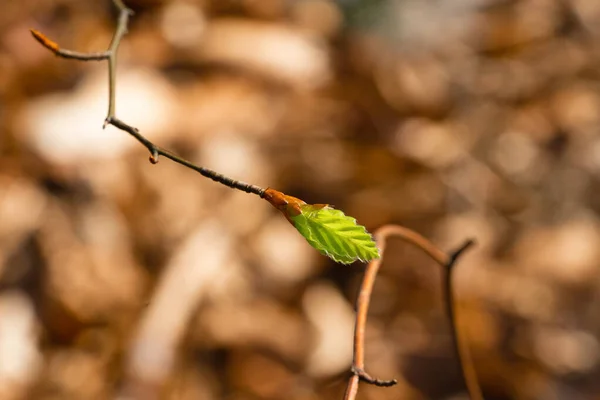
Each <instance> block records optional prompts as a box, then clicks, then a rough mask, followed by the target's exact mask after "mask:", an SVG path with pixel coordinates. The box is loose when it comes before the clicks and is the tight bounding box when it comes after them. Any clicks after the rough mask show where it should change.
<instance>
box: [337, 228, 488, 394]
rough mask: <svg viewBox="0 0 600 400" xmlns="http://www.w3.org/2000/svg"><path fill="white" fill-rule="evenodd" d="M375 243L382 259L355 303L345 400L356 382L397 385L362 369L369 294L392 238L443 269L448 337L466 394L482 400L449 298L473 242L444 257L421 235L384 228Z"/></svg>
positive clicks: (368, 275) (374, 264)
mask: <svg viewBox="0 0 600 400" xmlns="http://www.w3.org/2000/svg"><path fill="white" fill-rule="evenodd" d="M374 236H375V240H376V241H377V244H378V245H379V249H380V251H381V258H379V259H377V260H373V261H371V262H370V263H369V265H368V266H367V269H366V271H365V275H364V277H363V281H362V283H361V286H360V290H359V294H358V299H357V301H356V308H357V310H356V322H355V326H354V359H353V362H352V369H351V370H352V377H351V378H350V380H349V381H348V385H347V386H346V392H345V395H344V400H354V399H356V394H357V392H358V384H359V381H361V380H362V381H365V382H367V383H370V384H373V385H377V386H393V385H394V384H396V380H389V381H388V380H379V379H375V378H372V377H371V376H370V375H368V374H367V373H366V372H365V370H364V368H365V330H366V324H367V315H368V311H369V303H370V300H371V294H372V292H373V285H374V284H375V278H376V276H377V272H378V271H379V267H380V266H381V262H382V258H383V255H384V252H385V247H386V239H387V238H389V237H392V236H397V237H400V238H402V239H403V240H404V241H406V242H408V243H411V244H413V245H414V246H416V247H418V248H420V249H421V250H423V251H424V252H425V253H427V255H428V256H429V257H431V258H432V259H433V260H434V261H435V262H436V263H437V264H439V265H440V266H441V267H444V270H445V277H444V300H445V303H446V311H447V313H448V318H449V319H450V324H451V328H452V329H451V334H452V338H453V343H454V346H455V349H456V351H457V355H458V359H459V362H460V366H461V371H462V375H463V378H464V380H465V384H466V386H467V390H468V392H469V395H470V397H471V399H472V400H483V396H482V395H481V389H480V388H479V384H478V383H477V376H476V374H475V369H474V368H473V364H472V362H471V358H470V357H469V352H468V347H467V346H466V345H464V344H463V343H462V341H461V340H460V336H459V335H458V332H457V329H456V323H455V311H454V300H453V295H452V280H451V278H452V276H451V271H452V269H453V267H454V265H455V263H456V261H457V260H458V258H459V257H460V255H461V254H462V253H463V252H464V251H465V250H466V249H467V248H468V247H470V246H471V245H473V241H471V240H469V241H467V242H466V243H465V244H464V245H463V246H461V247H460V248H459V249H458V250H457V251H455V252H453V253H451V254H449V255H448V254H446V253H444V252H443V251H442V250H440V249H438V248H437V247H436V246H435V245H434V244H433V243H431V242H430V241H429V240H427V239H426V238H425V237H423V236H421V235H420V234H418V233H416V232H414V231H412V230H410V229H408V228H405V227H402V226H398V225H385V226H382V227H381V228H379V229H378V230H377V231H375V234H374Z"/></svg>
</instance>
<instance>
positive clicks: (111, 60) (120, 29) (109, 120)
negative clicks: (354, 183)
mask: <svg viewBox="0 0 600 400" xmlns="http://www.w3.org/2000/svg"><path fill="white" fill-rule="evenodd" d="M113 3H114V5H115V7H117V9H118V11H119V20H118V23H117V28H116V30H115V33H114V35H113V37H112V40H111V42H110V45H109V47H108V50H106V51H104V52H99V53H81V52H77V51H72V50H65V49H61V48H60V46H59V45H58V44H57V43H56V42H54V41H52V40H50V39H48V38H47V37H46V36H45V35H44V34H43V33H41V32H39V31H37V30H35V29H31V34H32V35H33V37H34V38H35V40H37V41H38V42H39V43H40V44H41V45H42V46H44V47H45V48H47V49H48V50H50V51H51V52H53V53H54V54H55V55H57V56H59V57H63V58H67V59H75V60H81V61H102V60H107V61H108V93H109V94H108V113H107V116H106V119H105V120H104V125H103V127H106V126H107V125H112V126H114V127H115V128H117V129H120V130H122V131H125V132H127V133H129V134H130V135H131V136H133V137H134V138H135V139H137V141H138V142H140V143H141V144H142V145H144V147H146V148H147V149H148V151H149V152H150V162H151V163H152V164H156V163H158V157H159V156H165V157H166V158H168V159H170V160H172V161H174V162H176V163H178V164H181V165H183V166H185V167H187V168H190V169H193V170H194V171H196V172H198V173H200V174H201V175H202V176H204V177H206V178H209V179H212V180H213V181H215V182H218V183H221V184H223V185H225V186H228V187H230V188H232V189H237V190H241V191H243V192H246V193H252V194H256V195H258V196H260V197H263V196H264V193H265V189H263V188H261V187H259V186H256V185H252V184H249V183H246V182H241V181H236V180H235V179H232V178H229V177H227V176H225V175H222V174H219V173H218V172H216V171H213V170H211V169H208V168H204V167H201V166H199V165H195V164H194V163H192V162H190V161H188V160H186V159H184V158H182V157H179V156H178V155H176V154H175V153H173V152H171V151H169V150H167V149H163V148H162V147H159V146H157V145H155V144H154V143H152V142H151V141H150V140H148V139H147V138H146V137H145V136H143V135H142V134H141V133H140V132H139V130H138V129H137V128H135V127H133V126H131V125H129V124H127V123H125V122H123V121H122V120H120V119H119V118H117V117H116V115H115V113H116V111H115V110H116V105H115V97H116V95H115V93H116V66H117V52H118V49H119V45H120V44H121V40H122V39H123V36H125V34H126V33H127V26H128V24H129V17H130V16H132V15H133V11H132V10H131V9H129V8H127V7H126V6H125V4H124V3H123V2H122V1H121V0H113Z"/></svg>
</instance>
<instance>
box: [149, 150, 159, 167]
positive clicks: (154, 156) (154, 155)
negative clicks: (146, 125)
mask: <svg viewBox="0 0 600 400" xmlns="http://www.w3.org/2000/svg"><path fill="white" fill-rule="evenodd" d="M148 159H149V160H150V163H151V164H158V150H156V149H153V150H152V151H151V152H150V157H148Z"/></svg>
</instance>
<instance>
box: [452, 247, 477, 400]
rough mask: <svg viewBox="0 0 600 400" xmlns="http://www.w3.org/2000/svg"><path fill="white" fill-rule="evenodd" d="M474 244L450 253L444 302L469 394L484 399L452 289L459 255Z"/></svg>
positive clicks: (474, 399)
mask: <svg viewBox="0 0 600 400" xmlns="http://www.w3.org/2000/svg"><path fill="white" fill-rule="evenodd" d="M474 244H475V242H474V241H473V240H467V241H466V242H465V243H464V244H463V245H462V246H460V247H459V248H458V249H457V250H455V251H453V252H452V253H450V254H449V255H448V260H447V261H446V263H445V264H444V269H445V275H444V279H443V284H444V303H445V304H446V314H447V315H448V320H449V321H450V331H451V332H452V335H451V336H452V343H453V345H454V350H455V352H456V357H457V358H458V362H459V365H460V368H461V372H462V375H463V379H464V381H465V385H466V387H467V391H468V392H469V396H470V397H471V400H483V393H482V392H481V387H479V383H478V380H477V373H476V372H475V367H474V366H473V361H472V359H471V354H470V353H471V352H470V351H469V346H468V343H467V341H466V338H465V337H464V336H463V335H460V334H459V332H460V330H459V326H460V324H459V323H458V321H457V316H456V305H455V301H454V291H453V290H452V276H453V272H454V266H455V265H456V262H457V260H458V259H459V257H460V256H461V255H462V254H463V253H464V252H465V250H467V249H468V248H469V247H471V246H473V245H474Z"/></svg>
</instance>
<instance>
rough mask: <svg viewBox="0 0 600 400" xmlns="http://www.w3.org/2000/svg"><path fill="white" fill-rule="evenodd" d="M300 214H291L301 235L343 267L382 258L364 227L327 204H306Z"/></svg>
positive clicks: (302, 206)
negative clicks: (355, 262) (356, 262)
mask: <svg viewBox="0 0 600 400" xmlns="http://www.w3.org/2000/svg"><path fill="white" fill-rule="evenodd" d="M300 210H301V212H300V214H299V215H295V216H293V215H289V219H290V220H291V222H292V223H293V224H294V226H295V227H296V229H298V232H300V234H302V236H304V238H305V239H306V240H307V241H308V243H310V245H311V246H313V247H314V248H315V249H317V250H319V251H320V252H321V253H322V254H324V255H326V256H328V257H330V258H332V259H333V260H334V261H336V262H339V263H342V264H350V263H352V262H354V261H363V262H367V261H371V260H372V259H374V258H379V249H378V248H377V245H376V244H375V241H373V238H372V237H371V235H370V234H369V233H368V232H367V230H366V229H365V227H364V226H361V225H358V224H357V223H356V220H355V219H354V218H352V217H348V216H346V215H344V213H343V212H342V211H340V210H336V209H334V208H331V207H329V206H324V205H310V204H304V205H301V206H300Z"/></svg>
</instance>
